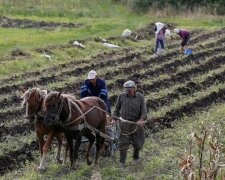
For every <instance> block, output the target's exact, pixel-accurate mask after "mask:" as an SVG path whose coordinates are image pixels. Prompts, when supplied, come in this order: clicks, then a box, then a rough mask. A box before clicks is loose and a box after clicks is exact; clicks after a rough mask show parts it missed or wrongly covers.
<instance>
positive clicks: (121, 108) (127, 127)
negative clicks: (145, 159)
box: [113, 81, 147, 167]
mask: <svg viewBox="0 0 225 180" xmlns="http://www.w3.org/2000/svg"><path fill="white" fill-rule="evenodd" d="M123 87H124V90H125V92H123V93H121V94H120V95H119V96H118V98H117V102H116V106H115V111H114V116H116V117H121V118H122V119H121V121H120V128H121V133H120V136H119V147H118V148H119V152H120V166H121V167H124V165H125V162H126V157H127V150H128V148H129V145H130V144H132V146H133V148H134V151H133V160H134V161H138V160H139V158H140V156H139V153H140V150H141V149H142V147H143V145H144V141H145V134H144V127H143V125H144V120H145V119H147V109H146V103H145V100H144V97H143V95H142V94H141V93H139V92H136V85H135V83H134V82H133V81H127V82H125V83H124V85H123ZM123 119H124V120H123ZM115 120H116V119H113V123H114V122H115ZM126 120H128V121H126Z"/></svg>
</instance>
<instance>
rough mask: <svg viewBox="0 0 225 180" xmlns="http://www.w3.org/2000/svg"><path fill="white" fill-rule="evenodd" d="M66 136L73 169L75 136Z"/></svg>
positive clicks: (68, 134) (66, 134)
mask: <svg viewBox="0 0 225 180" xmlns="http://www.w3.org/2000/svg"><path fill="white" fill-rule="evenodd" d="M65 136H66V140H67V147H69V153H70V166H71V168H72V165H73V136H72V135H71V133H65ZM66 154H67V153H66Z"/></svg>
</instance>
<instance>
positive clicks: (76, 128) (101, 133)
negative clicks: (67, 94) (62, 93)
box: [55, 99, 115, 142]
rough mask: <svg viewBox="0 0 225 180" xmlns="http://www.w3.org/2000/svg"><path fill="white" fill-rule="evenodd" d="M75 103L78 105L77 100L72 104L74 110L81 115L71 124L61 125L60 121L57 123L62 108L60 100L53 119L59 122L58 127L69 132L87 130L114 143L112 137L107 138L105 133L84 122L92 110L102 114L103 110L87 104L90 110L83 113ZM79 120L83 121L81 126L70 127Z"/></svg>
mask: <svg viewBox="0 0 225 180" xmlns="http://www.w3.org/2000/svg"><path fill="white" fill-rule="evenodd" d="M77 103H79V101H78V100H77V102H73V105H74V106H75V108H76V109H77V110H78V112H79V113H80V114H81V115H80V116H79V117H77V118H76V119H75V120H73V121H72V122H68V123H66V124H65V123H62V122H61V121H59V116H60V113H61V111H62V107H63V99H62V100H61V103H60V106H59V109H58V111H57V114H56V118H55V120H56V121H58V122H61V123H60V126H61V127H62V128H64V129H67V130H71V131H82V130H83V129H85V128H88V129H89V130H91V131H92V132H94V133H98V134H99V135H100V136H102V137H104V138H105V139H107V140H109V141H110V142H115V139H114V138H112V137H110V136H108V135H107V134H105V133H103V132H101V131H99V130H98V129H96V128H94V127H93V126H91V125H90V124H88V122H87V121H86V118H85V115H86V114H88V113H89V112H90V111H92V110H93V109H94V108H97V109H100V110H101V111H103V112H104V110H103V109H101V108H99V107H97V106H93V105H91V104H89V103H87V104H88V105H90V106H91V108H90V109H89V110H88V111H86V112H83V111H82V110H81V108H80V107H79V105H78V104H77ZM105 112H106V111H105ZM106 113H107V112H106ZM80 119H82V120H83V123H82V124H79V125H74V126H71V125H72V124H74V123H75V122H77V121H78V120H80ZM68 120H69V119H67V121H68Z"/></svg>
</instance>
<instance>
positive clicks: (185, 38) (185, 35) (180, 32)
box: [174, 29, 191, 51]
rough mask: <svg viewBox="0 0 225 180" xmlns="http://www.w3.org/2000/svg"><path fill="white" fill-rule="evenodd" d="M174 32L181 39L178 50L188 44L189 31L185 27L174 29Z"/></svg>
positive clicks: (181, 49)
mask: <svg viewBox="0 0 225 180" xmlns="http://www.w3.org/2000/svg"><path fill="white" fill-rule="evenodd" d="M174 33H176V34H178V35H179V36H180V38H181V39H182V41H181V44H180V51H183V50H184V47H185V46H186V45H187V44H188V42H189V40H190V38H191V36H190V31H188V30H186V29H174Z"/></svg>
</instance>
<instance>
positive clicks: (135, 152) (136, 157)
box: [133, 149, 140, 161]
mask: <svg viewBox="0 0 225 180" xmlns="http://www.w3.org/2000/svg"><path fill="white" fill-rule="evenodd" d="M139 152H140V150H139V149H134V154H133V160H134V161H138V160H139Z"/></svg>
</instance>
